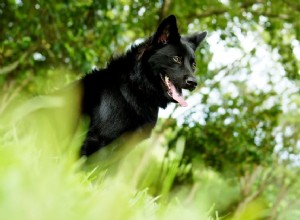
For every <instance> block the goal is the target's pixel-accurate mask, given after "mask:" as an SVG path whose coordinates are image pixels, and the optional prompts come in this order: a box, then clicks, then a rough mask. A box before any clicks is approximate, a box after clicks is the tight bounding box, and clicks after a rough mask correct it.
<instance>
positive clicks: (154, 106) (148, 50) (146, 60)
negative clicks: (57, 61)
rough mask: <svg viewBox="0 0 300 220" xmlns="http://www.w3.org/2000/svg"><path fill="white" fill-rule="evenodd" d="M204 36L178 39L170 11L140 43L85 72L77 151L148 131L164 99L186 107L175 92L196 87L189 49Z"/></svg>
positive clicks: (93, 149) (87, 152)
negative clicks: (83, 123) (84, 122)
mask: <svg viewBox="0 0 300 220" xmlns="http://www.w3.org/2000/svg"><path fill="white" fill-rule="evenodd" d="M206 34H207V33H206V32H202V33H198V34H194V35H191V36H187V37H181V36H180V34H179V33H178V28H177V24H176V18H175V16H174V15H171V16H169V17H167V18H166V19H165V20H163V21H162V23H161V24H160V25H159V27H158V29H157V31H156V33H155V34H154V35H152V36H151V37H149V38H148V39H146V40H145V41H144V42H143V43H141V44H139V45H133V46H132V48H131V49H130V50H129V51H127V53H126V54H124V55H122V56H120V57H117V58H114V59H113V60H112V61H110V63H109V64H108V66H107V68H106V69H102V70H93V71H92V73H91V74H88V75H86V76H85V77H84V78H83V79H82V84H83V106H82V109H83V113H84V114H87V115H88V116H89V117H90V119H91V121H90V127H89V131H88V134H87V137H86V140H85V142H84V144H83V146H82V149H81V155H87V156H88V155H91V154H93V153H94V152H96V151H97V150H99V149H100V148H102V147H103V146H105V145H108V144H109V143H111V142H112V141H113V140H115V139H117V138H118V137H120V136H121V135H122V134H124V133H127V132H133V131H135V132H136V131H145V132H146V133H148V134H150V131H151V129H152V128H153V127H154V125H155V124H156V121H157V117H158V109H159V107H161V108H165V107H166V106H167V104H168V103H170V102H176V103H179V104H180V105H181V106H187V103H186V101H185V100H184V98H183V96H182V91H181V90H182V89H188V90H193V89H195V87H196V85H197V82H196V79H195V77H194V76H193V73H194V70H195V67H196V63H195V57H194V52H195V50H196V48H197V47H198V45H199V44H200V42H201V41H202V40H203V39H204V38H205V36H206Z"/></svg>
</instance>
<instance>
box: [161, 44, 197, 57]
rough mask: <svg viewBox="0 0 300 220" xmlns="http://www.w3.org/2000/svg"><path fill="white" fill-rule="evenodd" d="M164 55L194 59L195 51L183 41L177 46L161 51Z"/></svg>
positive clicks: (171, 45) (166, 47) (169, 46)
mask: <svg viewBox="0 0 300 220" xmlns="http://www.w3.org/2000/svg"><path fill="white" fill-rule="evenodd" d="M161 52H162V53H166V54H169V55H172V56H185V57H191V58H194V56H195V55H194V50H193V49H192V48H191V46H190V45H189V44H188V43H187V42H185V41H183V40H181V41H180V42H179V43H177V44H169V45H167V46H165V47H164V48H162V49H161Z"/></svg>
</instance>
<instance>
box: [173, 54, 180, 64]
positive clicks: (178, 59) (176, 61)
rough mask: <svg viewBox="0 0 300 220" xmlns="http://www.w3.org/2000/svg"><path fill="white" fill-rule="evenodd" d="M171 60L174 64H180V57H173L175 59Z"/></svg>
mask: <svg viewBox="0 0 300 220" xmlns="http://www.w3.org/2000/svg"><path fill="white" fill-rule="evenodd" d="M173 60H174V62H175V63H179V64H181V57H179V56H175V57H173Z"/></svg>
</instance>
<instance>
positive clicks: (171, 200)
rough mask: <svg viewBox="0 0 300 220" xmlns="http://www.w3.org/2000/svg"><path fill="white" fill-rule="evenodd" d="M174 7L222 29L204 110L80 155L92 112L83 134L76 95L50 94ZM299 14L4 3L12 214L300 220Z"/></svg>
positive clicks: (200, 27) (274, 5)
mask: <svg viewBox="0 0 300 220" xmlns="http://www.w3.org/2000/svg"><path fill="white" fill-rule="evenodd" d="M169 14H175V15H176V16H177V19H178V24H179V28H180V31H181V33H191V32H193V31H204V30H206V31H208V33H209V36H208V38H207V42H206V43H204V44H203V45H202V47H201V48H200V49H199V50H198V51H197V59H198V60H197V77H198V79H199V82H200V86H199V88H198V89H197V91H195V92H193V93H192V94H189V95H190V98H189V100H188V102H189V103H190V106H191V107H190V108H188V109H182V108H177V107H175V106H171V110H170V111H172V113H171V115H170V116H169V117H167V118H163V119H160V121H159V123H158V125H157V126H156V128H155V131H154V132H153V135H152V138H151V139H149V140H146V141H144V142H142V143H141V144H139V145H138V146H131V145H130V143H124V146H123V147H122V148H121V149H112V148H109V147H108V148H107V149H105V150H103V151H102V152H100V153H99V154H98V155H97V156H96V158H91V159H89V160H88V161H84V159H81V160H78V158H77V153H78V148H79V147H80V144H81V142H82V140H83V138H84V134H85V122H84V121H83V123H82V126H81V128H80V129H78V131H77V132H76V135H75V136H74V137H73V138H72V139H70V135H71V134H70V133H71V129H70V127H72V126H71V125H72V121H73V117H76V116H75V115H73V114H71V113H73V112H74V107H73V106H72V103H71V104H70V106H69V110H68V111H65V112H58V111H52V109H54V108H55V107H57V106H59V105H60V103H61V101H62V100H61V99H60V98H57V97H47V96H44V95H45V94H49V93H51V92H53V91H56V90H57V89H58V88H61V87H63V86H64V85H66V84H68V83H70V82H72V81H74V80H75V79H77V78H79V77H81V76H82V75H83V74H84V73H86V72H88V71H90V69H91V68H92V67H93V66H98V67H103V66H105V64H106V62H107V61H108V60H109V57H110V56H111V55H116V54H118V53H121V52H123V51H124V50H125V48H127V47H128V46H129V45H130V44H131V43H132V42H134V41H135V40H137V39H142V38H144V37H146V36H148V35H150V34H151V33H152V32H153V31H154V30H155V27H156V26H157V24H158V22H159V20H161V19H162V18H163V17H165V16H166V15H169ZM299 16H300V8H299V1H298V0H284V1H271V0H266V1H261V0H247V1H240V0H238V1H226V0H222V1H218V0H211V1H176V0H163V1H161V0H160V1H156V0H154V1H129V0H122V1H119V2H113V1H67V2H64V3H63V2H60V1H56V0H54V1H31V0H29V1H22V0H18V1H8V0H4V1H3V2H1V3H0V27H1V28H0V219H12V220H15V219H30V220H34V219H37V220H40V219H122V220H123V219H234V220H236V219H243V220H248V219H269V220H275V219H279V220H281V219H287V220H293V219H299V218H300V212H299V208H300V199H299V198H300V190H299V187H298V185H299V181H300V180H299V178H298V174H299V172H300V167H299V161H300V157H299V153H300V152H299V149H300V137H299V132H298V131H299V129H300V123H299V116H300V111H299V109H300V108H299V107H300V101H299V100H300V97H299V89H298V87H299V79H300V72H299V67H300V42H299V40H300V22H299ZM36 95H43V96H38V97H36ZM76 97H77V96H76V92H74V94H72V95H68V97H67V99H69V100H75V99H76ZM20 103H21V104H20ZM46 108H47V109H50V110H45V109H46ZM172 108H173V109H172ZM62 121H64V123H63V124H62V123H61V122H62Z"/></svg>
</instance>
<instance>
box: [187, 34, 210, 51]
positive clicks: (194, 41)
mask: <svg viewBox="0 0 300 220" xmlns="http://www.w3.org/2000/svg"><path fill="white" fill-rule="evenodd" d="M206 35H207V32H206V31H204V32H202V33H196V34H192V35H189V36H185V37H183V39H184V40H186V41H187V42H188V43H189V44H190V45H191V47H192V48H193V50H196V49H197V47H198V46H199V44H200V43H201V42H202V41H203V40H204V39H205V37H206Z"/></svg>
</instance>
